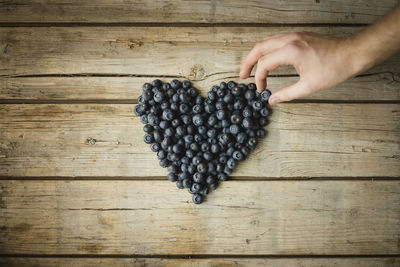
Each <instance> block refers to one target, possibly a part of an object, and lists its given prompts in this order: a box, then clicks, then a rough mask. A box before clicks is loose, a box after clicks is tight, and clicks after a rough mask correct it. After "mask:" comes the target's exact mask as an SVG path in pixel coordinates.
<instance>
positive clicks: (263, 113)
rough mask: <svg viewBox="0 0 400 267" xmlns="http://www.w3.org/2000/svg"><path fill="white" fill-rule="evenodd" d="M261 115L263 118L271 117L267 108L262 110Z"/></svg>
mask: <svg viewBox="0 0 400 267" xmlns="http://www.w3.org/2000/svg"><path fill="white" fill-rule="evenodd" d="M260 115H261V116H263V117H267V116H268V115H269V110H268V109H267V108H262V109H261V110H260Z"/></svg>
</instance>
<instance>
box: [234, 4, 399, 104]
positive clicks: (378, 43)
mask: <svg viewBox="0 0 400 267" xmlns="http://www.w3.org/2000/svg"><path fill="white" fill-rule="evenodd" d="M399 50H400V4H398V5H397V6H396V7H394V8H393V9H392V10H391V11H390V12H389V13H388V14H386V15H385V16H384V17H382V18H381V19H379V20H378V21H377V22H376V23H375V24H373V25H371V26H370V27H368V28H367V29H366V30H365V31H363V32H361V33H359V34H356V35H353V36H350V37H347V38H338V37H332V36H325V35H320V34H316V33H310V32H296V33H289V34H277V35H272V36H268V37H266V38H265V39H264V40H262V41H259V42H257V43H256V45H255V46H254V48H253V49H252V50H251V51H250V52H249V54H248V55H247V56H246V58H245V59H244V60H243V62H242V64H241V68H240V78H242V79H245V78H248V77H249V76H250V73H251V71H252V69H253V67H254V65H255V64H257V69H256V71H255V82H256V85H257V91H258V92H262V91H263V90H264V89H265V88H266V86H267V83H266V78H267V76H268V72H269V71H272V70H274V69H276V68H278V67H279V66H281V65H293V66H294V68H295V69H296V71H297V73H298V74H299V76H300V78H299V80H298V81H297V82H296V83H295V84H292V85H289V86H287V87H284V88H281V89H279V90H277V91H275V92H274V93H273V94H272V95H271V97H270V99H269V104H270V105H274V104H277V103H280V102H284V101H290V100H293V99H296V98H300V97H304V96H308V95H311V94H313V93H315V92H317V91H320V90H324V89H328V88H332V87H334V86H336V85H338V84H340V83H342V82H344V81H346V80H348V79H349V78H351V77H354V76H356V75H357V74H359V73H362V72H364V71H365V70H367V69H369V68H371V67H372V66H374V65H375V64H377V63H379V62H380V61H382V60H384V59H386V58H388V57H390V56H391V55H393V54H395V53H396V52H397V51H399Z"/></svg>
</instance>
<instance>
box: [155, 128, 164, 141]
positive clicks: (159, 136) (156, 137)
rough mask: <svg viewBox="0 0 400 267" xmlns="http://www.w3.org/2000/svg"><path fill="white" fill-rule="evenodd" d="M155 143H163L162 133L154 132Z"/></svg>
mask: <svg viewBox="0 0 400 267" xmlns="http://www.w3.org/2000/svg"><path fill="white" fill-rule="evenodd" d="M153 137H154V141H156V142H157V143H161V142H162V140H163V135H162V133H161V132H160V131H154V133H153Z"/></svg>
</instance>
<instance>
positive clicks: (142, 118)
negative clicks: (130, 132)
mask: <svg viewBox="0 0 400 267" xmlns="http://www.w3.org/2000/svg"><path fill="white" fill-rule="evenodd" d="M140 121H141V122H142V123H148V122H149V121H148V120H147V115H142V116H140Z"/></svg>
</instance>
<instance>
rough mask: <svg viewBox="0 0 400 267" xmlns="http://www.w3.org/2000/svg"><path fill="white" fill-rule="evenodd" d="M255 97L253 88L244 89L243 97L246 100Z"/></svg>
mask: <svg viewBox="0 0 400 267" xmlns="http://www.w3.org/2000/svg"><path fill="white" fill-rule="evenodd" d="M255 97H256V93H255V91H254V90H250V89H248V90H246V92H244V98H245V99H246V100H253V99H254V98H255Z"/></svg>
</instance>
